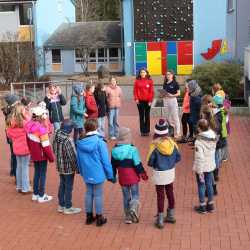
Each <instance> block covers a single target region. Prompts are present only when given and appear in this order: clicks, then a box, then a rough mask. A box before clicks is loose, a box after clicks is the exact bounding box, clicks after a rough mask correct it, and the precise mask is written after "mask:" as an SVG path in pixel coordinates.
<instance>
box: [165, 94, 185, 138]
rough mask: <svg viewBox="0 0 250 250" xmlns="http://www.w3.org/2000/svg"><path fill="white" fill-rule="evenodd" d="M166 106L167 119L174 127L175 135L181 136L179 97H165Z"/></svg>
mask: <svg viewBox="0 0 250 250" xmlns="http://www.w3.org/2000/svg"><path fill="white" fill-rule="evenodd" d="M163 103H164V108H165V110H166V112H167V120H168V122H169V124H170V125H171V126H173V127H174V135H175V136H180V133H181V124H180V119H179V108H178V102H177V98H176V97H175V98H164V99H163Z"/></svg>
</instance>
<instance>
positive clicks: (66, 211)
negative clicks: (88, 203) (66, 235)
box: [63, 207, 82, 214]
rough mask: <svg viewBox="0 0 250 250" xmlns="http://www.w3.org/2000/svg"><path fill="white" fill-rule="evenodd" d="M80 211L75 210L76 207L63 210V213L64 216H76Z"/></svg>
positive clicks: (78, 209)
mask: <svg viewBox="0 0 250 250" xmlns="http://www.w3.org/2000/svg"><path fill="white" fill-rule="evenodd" d="M81 211H82V209H81V208H77V207H71V208H65V209H64V211H63V213H64V214H78V213H80V212H81Z"/></svg>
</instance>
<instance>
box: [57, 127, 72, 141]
mask: <svg viewBox="0 0 250 250" xmlns="http://www.w3.org/2000/svg"><path fill="white" fill-rule="evenodd" d="M68 138H69V134H67V133H65V132H63V131H62V130H61V129H59V130H58V131H57V132H56V135H55V139H54V140H55V141H56V142H57V143H64V141H65V140H67V139H68Z"/></svg>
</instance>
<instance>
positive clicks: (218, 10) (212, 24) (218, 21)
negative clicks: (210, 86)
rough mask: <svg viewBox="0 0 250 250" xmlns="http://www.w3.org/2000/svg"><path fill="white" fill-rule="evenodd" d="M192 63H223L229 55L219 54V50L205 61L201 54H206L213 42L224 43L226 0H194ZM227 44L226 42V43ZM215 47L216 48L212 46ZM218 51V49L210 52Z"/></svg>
mask: <svg viewBox="0 0 250 250" xmlns="http://www.w3.org/2000/svg"><path fill="white" fill-rule="evenodd" d="M193 7H194V62H195V64H201V63H205V62H207V61H215V60H216V61H223V60H225V59H228V58H229V53H224V54H221V49H222V47H221V49H220V50H219V52H218V53H216V55H215V56H214V57H213V58H212V59H211V60H206V59H204V58H203V57H202V56H201V53H205V54H206V53H207V52H208V49H209V48H212V43H213V41H215V40H221V41H222V44H223V43H224V42H225V41H226V19H227V18H226V16H227V0H220V1H218V0H209V1H201V0H194V6H193ZM226 42H227V41H226ZM214 47H216V46H214ZM212 51H213V53H214V52H215V51H218V47H217V48H216V49H214V50H211V51H210V52H212Z"/></svg>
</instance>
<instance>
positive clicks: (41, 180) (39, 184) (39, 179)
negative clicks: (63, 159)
mask: <svg viewBox="0 0 250 250" xmlns="http://www.w3.org/2000/svg"><path fill="white" fill-rule="evenodd" d="M47 164H48V162H47V161H35V162H34V168H35V173H34V184H33V189H34V194H35V195H39V196H40V197H43V195H44V192H45V182H46V172H47Z"/></svg>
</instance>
